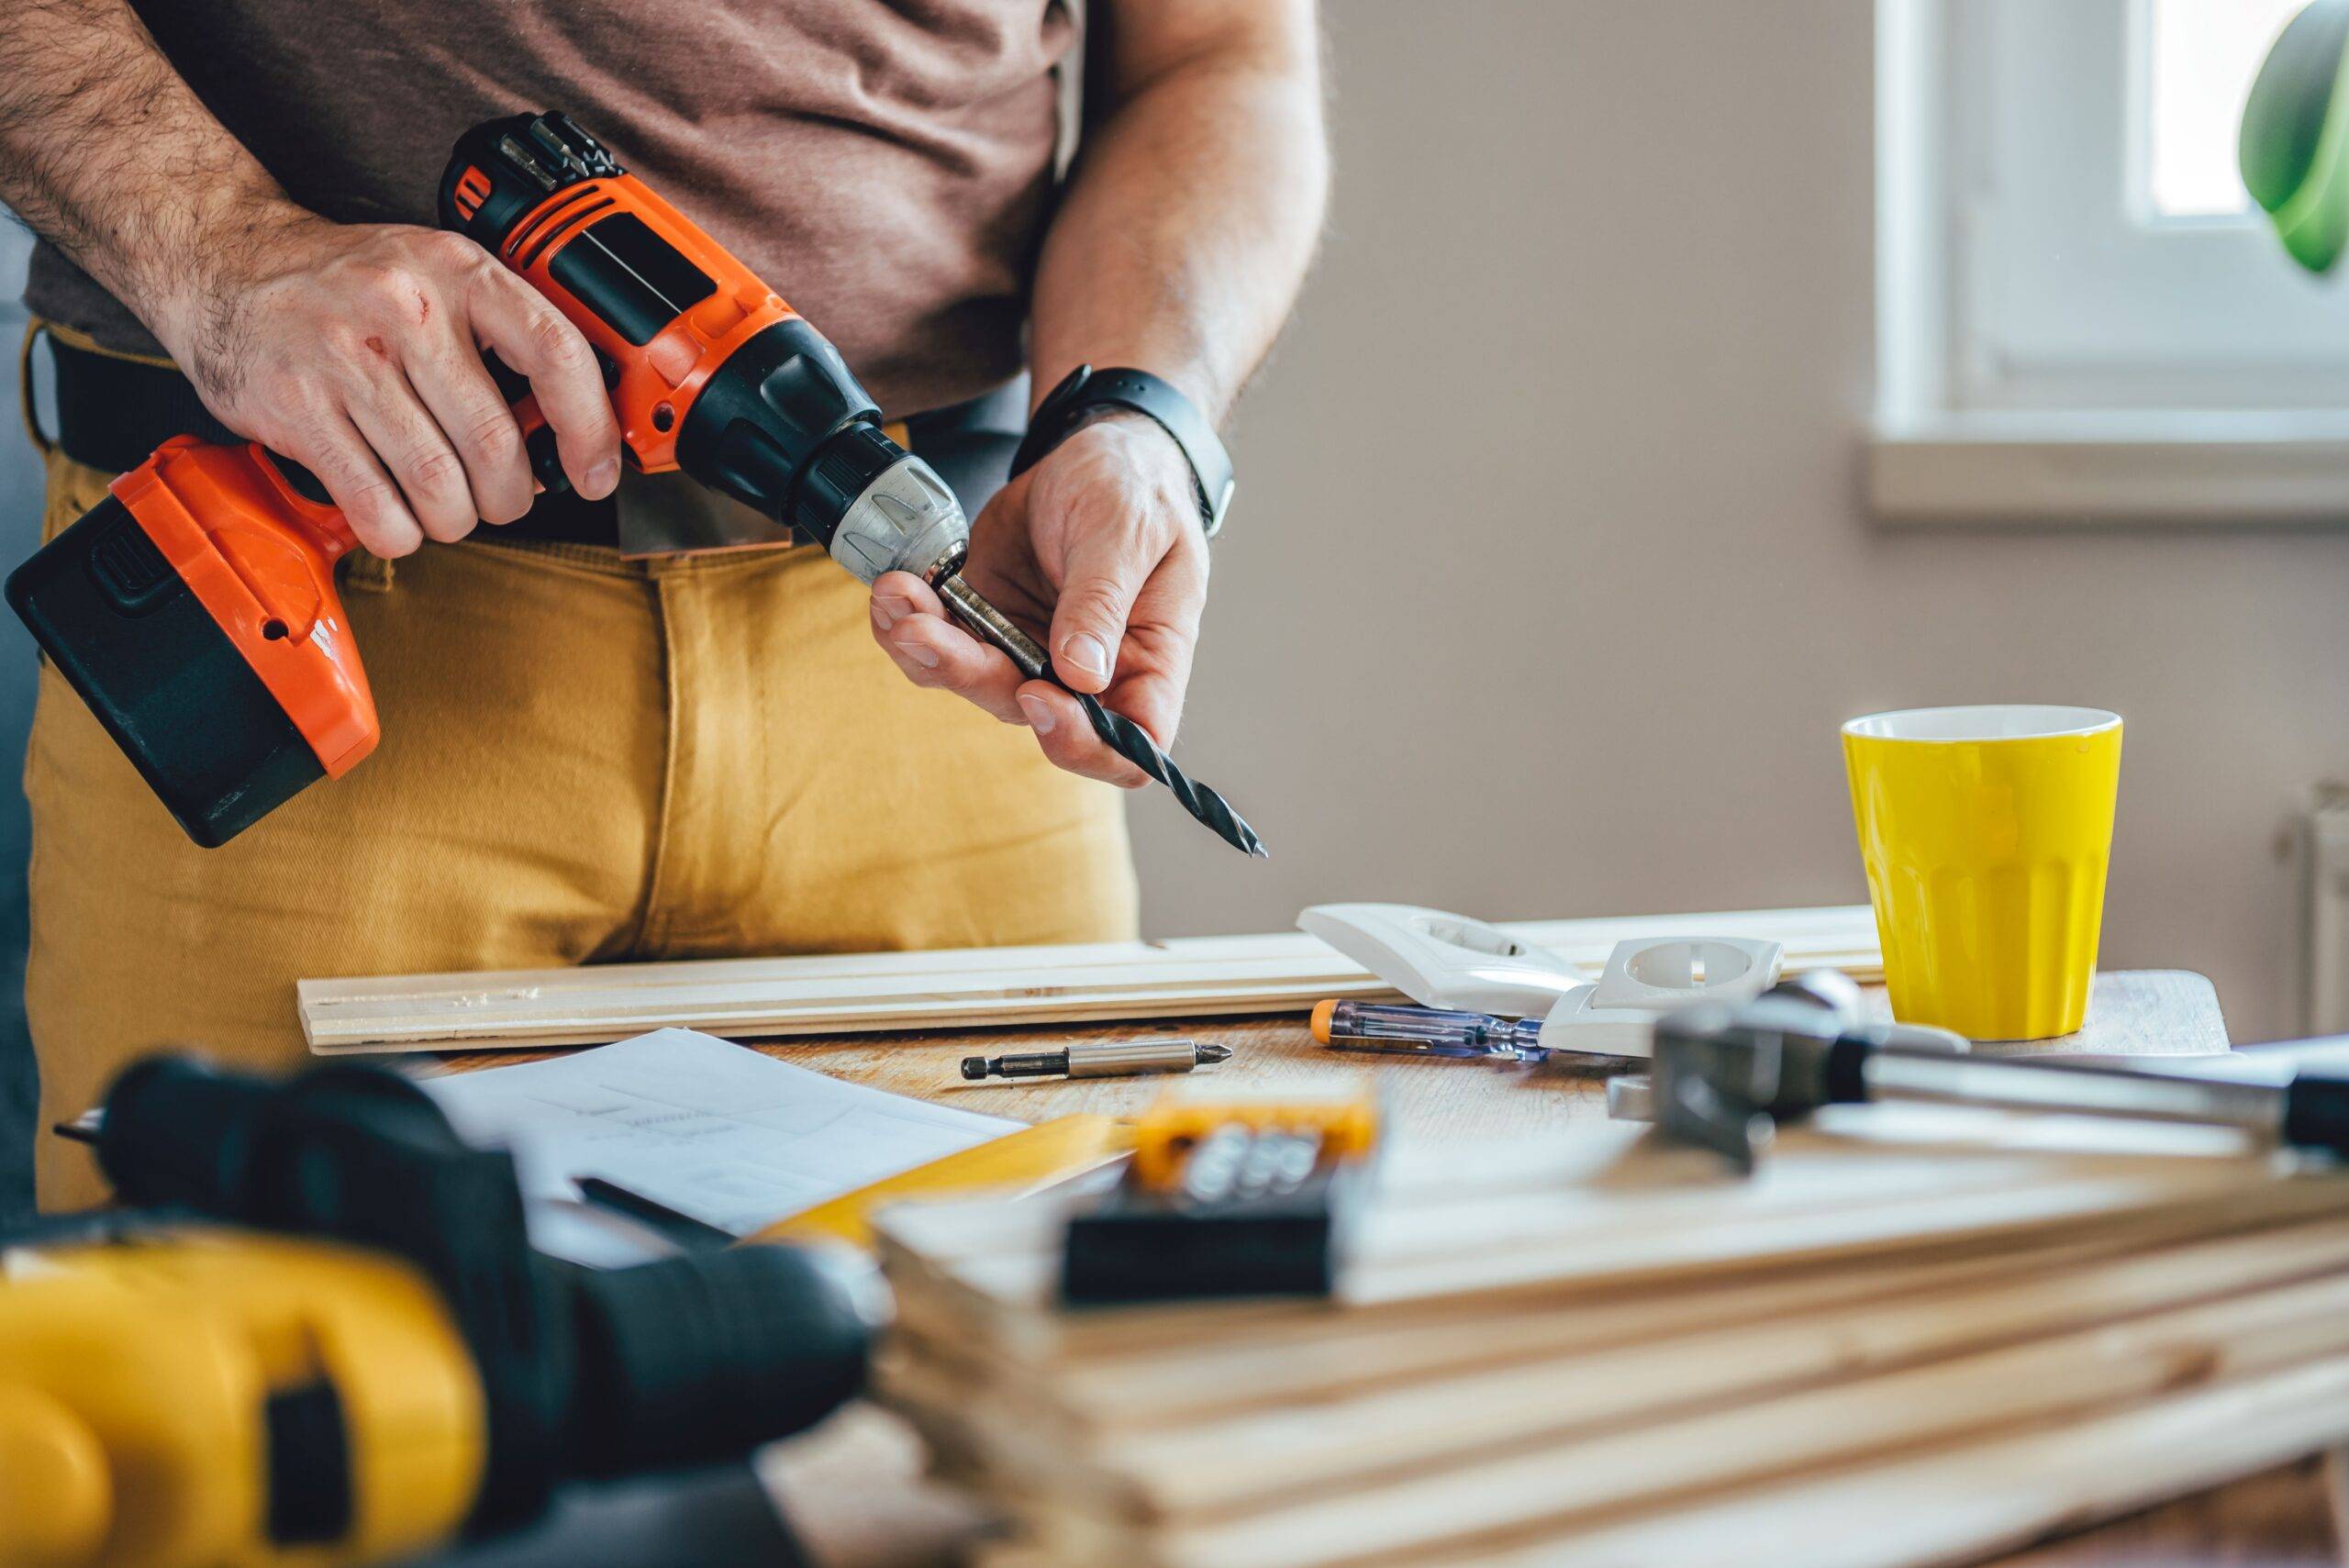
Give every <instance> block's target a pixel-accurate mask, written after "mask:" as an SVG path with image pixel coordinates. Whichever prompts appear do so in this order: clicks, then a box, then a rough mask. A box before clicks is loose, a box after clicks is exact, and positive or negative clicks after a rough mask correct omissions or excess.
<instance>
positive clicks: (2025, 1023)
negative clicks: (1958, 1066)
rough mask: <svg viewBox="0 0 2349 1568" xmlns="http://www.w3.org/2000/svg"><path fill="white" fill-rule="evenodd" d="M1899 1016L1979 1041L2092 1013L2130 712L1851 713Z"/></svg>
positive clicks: (1855, 791)
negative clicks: (2124, 722)
mask: <svg viewBox="0 0 2349 1568" xmlns="http://www.w3.org/2000/svg"><path fill="white" fill-rule="evenodd" d="M1843 762H1844V765H1845V767H1846V768H1847V769H1848V770H1849V771H1850V773H1851V777H1852V814H1853V816H1854V817H1855V818H1856V819H1857V821H1858V823H1859V829H1860V858H1861V859H1862V860H1863V861H1865V862H1866V863H1867V872H1868V896H1869V897H1870V898H1871V899H1872V900H1874V902H1875V904H1876V932H1877V934H1878V936H1879V937H1881V938H1882V940H1883V942H1884V978H1885V984H1886V986H1887V989H1888V990H1889V991H1890V992H1891V993H1892V1011H1893V1015H1894V1017H1896V1018H1899V1019H1900V1020H1901V1021H1902V1022H1904V1023H1918V1024H1938V1025H1940V1026H1941V1027H1942V1028H1943V1029H1955V1030H1956V1031H1957V1032H1958V1033H1960V1034H1962V1035H1965V1037H1966V1038H1968V1039H1969V1040H2046V1039H2050V1038H2052V1037H2054V1036H2056V1035H2065V1034H2070V1033H2071V1032H2073V1031H2074V1030H2075V1029H2078V1028H2079V1027H2080V1025H2081V1024H2082V1023H2083V1022H2084V1021H2086V1019H2087V1010H2088V984H2089V982H2090V980H2092V979H2093V978H2094V976H2095V974H2096V944H2097V933H2098V928H2099V926H2100V924H2101V923H2102V920H2103V917H2104V873H2105V867H2106V864H2107V862H2109V861H2110V859H2111V856H2112V806H2113V801H2114V798H2115V796H2116V795H2118V793H2119V790H2120V785H2121V717H2120V716H2119V715H2118V714H2111V713H2107V712H2105V711H2104V710H2103V709H2101V708H2093V707H2042V706H2029V705H2016V706H1993V707H1920V708H1909V709H1908V710H1906V711H1904V712H1900V713H1879V714H1875V715H1872V716H1871V717H1866V718H1855V719H1854V720H1852V722H1851V723H1849V724H1846V725H1845V726H1843Z"/></svg>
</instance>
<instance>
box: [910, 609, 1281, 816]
mask: <svg viewBox="0 0 2349 1568" xmlns="http://www.w3.org/2000/svg"><path fill="white" fill-rule="evenodd" d="M936 587H937V589H938V596H939V597H940V598H941V599H943V600H945V601H946V604H947V606H948V607H949V608H950V609H952V611H953V612H954V614H955V615H956V616H957V617H960V618H961V620H962V622H963V625H965V626H967V627H969V628H971V629H972V630H973V631H974V632H977V633H978V634H979V636H981V637H982V638H984V639H986V640H987V641H988V642H989V643H991V644H992V645H994V646H995V647H996V648H1000V649H1001V650H1003V651H1004V652H1005V654H1006V655H1008V657H1009V658H1010V660H1011V662H1013V663H1014V664H1017V665H1019V673H1021V674H1023V675H1025V676H1027V677H1028V678H1029V679H1030V680H1031V681H1050V682H1052V684H1054V685H1056V686H1060V687H1061V689H1062V690H1063V691H1067V690H1068V688H1067V686H1066V685H1065V684H1063V682H1062V681H1061V679H1060V677H1059V676H1057V675H1055V674H1053V673H1052V660H1051V659H1049V658H1048V657H1046V656H1045V653H1044V651H1043V650H1042V649H1041V648H1039V647H1038V646H1037V645H1036V639H1034V638H1032V637H1030V636H1029V635H1028V634H1027V633H1026V632H1024V631H1022V630H1020V629H1019V628H1018V627H1017V626H1014V625H1013V624H1012V622H1011V619H1010V617H1008V616H1006V615H1005V614H1004V613H1003V612H1002V611H1001V610H998V609H996V607H995V606H993V605H991V604H989V603H987V601H986V599H985V597H984V596H982V595H980V593H979V591H978V590H977V589H975V588H974V587H972V586H971V585H970V584H968V583H965V582H964V581H963V574H962V573H959V572H950V573H947V574H945V575H944V576H942V577H941V578H940V579H939V580H938V582H937V584H936ZM1069 695H1071V696H1073V697H1074V698H1076V700H1077V701H1078V703H1080V704H1081V705H1083V706H1084V708H1085V717H1086V718H1088V719H1090V720H1091V721H1092V724H1093V733H1094V734H1096V735H1098V736H1099V737H1100V738H1101V742H1102V744H1103V745H1105V746H1107V747H1108V748H1109V749H1110V750H1111V751H1115V752H1117V753H1118V755H1119V756H1120V757H1123V758H1125V759H1126V761H1128V762H1131V763H1132V764H1133V765H1134V766H1135V767H1137V768H1140V769H1141V771H1142V772H1143V773H1148V774H1149V775H1150V776H1151V777H1152V778H1154V779H1156V780H1157V781H1158V782H1159V783H1160V784H1164V785H1165V786H1166V787H1167V788H1168V789H1169V790H1172V791H1173V792H1174V795H1175V799H1176V800H1178V801H1180V802H1182V805H1183V809H1184V810H1186V811H1187V812H1189V813H1190V814H1191V815H1192V816H1193V817H1197V819H1198V820H1199V821H1201V822H1203V823H1205V824H1206V825H1207V826H1208V828H1213V829H1214V830H1215V832H1216V833H1217V835H1218V836H1219V837H1220V838H1221V839H1222V840H1223V841H1224V842H1225V843H1227V844H1230V846H1231V847H1232V848H1233V849H1235V850H1241V851H1245V852H1246V853H1248V854H1252V855H1256V856H1259V857H1262V856H1263V855H1264V852H1265V851H1264V840H1262V839H1259V838H1258V837H1256V829H1254V828H1251V827H1249V826H1248V824H1247V823H1246V822H1245V821H1244V820H1243V819H1242V818H1241V815H1240V813H1238V812H1237V811H1234V810H1232V809H1231V805H1230V802H1229V801H1227V800H1225V799H1224V798H1223V796H1221V795H1218V794H1216V792H1215V791H1213V790H1211V789H1209V788H1208V786H1207V785H1205V784H1200V783H1198V782H1197V780H1195V779H1193V778H1192V777H1191V776H1190V775H1189V774H1187V773H1184V772H1183V770H1182V769H1180V768H1178V767H1176V766H1175V763H1174V761H1173V760H1172V759H1171V758H1169V757H1168V756H1167V755H1166V753H1165V752H1164V751H1161V750H1159V746H1158V742H1157V741H1155V740H1152V739H1151V738H1150V732H1149V731H1148V730H1146V729H1144V728H1142V727H1141V725H1139V724H1136V723H1135V722H1134V721H1133V720H1132V719H1130V718H1128V717H1126V716H1125V715H1124V714H1122V713H1117V712H1114V711H1112V710H1111V709H1109V708H1107V707H1104V706H1102V704H1101V699H1100V698H1098V697H1096V696H1088V695H1086V694H1085V693H1083V692H1070V693H1069Z"/></svg>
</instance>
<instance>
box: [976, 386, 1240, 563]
mask: <svg viewBox="0 0 2349 1568" xmlns="http://www.w3.org/2000/svg"><path fill="white" fill-rule="evenodd" d="M1104 408H1119V409H1127V410H1130V411H1131V412H1133V413H1136V414H1140V415H1142V416H1143V417H1146V418H1148V419H1150V420H1152V422H1154V423H1155V424H1157V425H1158V427H1159V428H1161V429H1163V430H1164V431H1165V432H1166V433H1167V434H1168V435H1170V436H1172V437H1174V438H1175V445H1176V446H1177V447H1179V448H1181V449H1182V452H1183V456H1184V458H1185V460H1186V462H1189V463H1190V465H1191V478H1192V481H1193V483H1194V484H1197V487H1198V503H1199V520H1200V523H1201V525H1202V527H1203V528H1204V530H1205V532H1206V534H1207V537H1208V538H1209V539H1213V538H1215V536H1216V534H1217V533H1218V532H1219V530H1220V529H1221V528H1222V527H1223V518H1224V514H1225V513H1226V512H1228V511H1230V509H1231V492H1232V490H1233V488H1234V482H1233V476H1232V470H1231V454H1230V452H1228V451H1226V450H1224V446H1223V442H1222V441H1221V440H1220V439H1219V438H1218V437H1217V435H1216V433H1215V427H1214V426H1212V425H1210V424H1208V420H1207V417H1206V416H1205V415H1203V414H1201V413H1200V412H1199V410H1198V407H1197V405H1196V404H1194V403H1193V402H1192V401H1191V400H1190V399H1189V398H1187V397H1186V396H1184V395H1183V394H1182V393H1181V392H1180V391H1179V390H1177V389H1176V388H1175V384H1173V383H1172V382H1169V381H1167V380H1165V379H1164V378H1163V377H1161V376H1154V375H1152V374H1151V373H1149V372H1148V371H1141V370H1133V369H1130V368H1125V367H1120V368H1118V369H1114V370H1106V371H1096V370H1095V369H1094V368H1093V367H1092V366H1091V365H1079V366H1077V367H1076V368H1075V369H1074V370H1073V371H1071V372H1069V373H1068V374H1066V375H1065V376H1063V377H1062V378H1061V381H1060V384H1059V385H1057V386H1055V387H1053V388H1052V391H1050V392H1048V393H1046V394H1045V395H1044V400H1043V401H1042V402H1041V403H1040V404H1038V405H1037V406H1036V412H1035V414H1034V415H1033V416H1031V417H1030V419H1029V421H1028V434H1027V436H1026V438H1025V439H1022V440H1021V441H1020V443H1019V451H1018V453H1017V454H1015V455H1014V456H1013V458H1012V460H1011V472H1012V473H1013V474H1014V475H1018V474H1021V473H1026V472H1027V471H1028V470H1029V469H1030V468H1032V467H1034V466H1035V465H1036V463H1037V462H1039V461H1041V459H1042V457H1043V456H1044V454H1045V453H1046V452H1049V451H1051V450H1052V449H1053V448H1054V447H1056V446H1059V445H1060V444H1061V442H1062V441H1063V440H1064V439H1067V437H1068V435H1069V433H1070V432H1071V431H1072V430H1074V429H1075V428H1076V427H1077V426H1078V424H1080V423H1081V422H1082V421H1083V420H1084V418H1085V416H1086V415H1087V414H1090V413H1093V412H1096V411H1097V410H1100V409H1104Z"/></svg>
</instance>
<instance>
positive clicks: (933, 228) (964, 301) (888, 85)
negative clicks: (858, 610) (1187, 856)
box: [0, 0, 1075, 416]
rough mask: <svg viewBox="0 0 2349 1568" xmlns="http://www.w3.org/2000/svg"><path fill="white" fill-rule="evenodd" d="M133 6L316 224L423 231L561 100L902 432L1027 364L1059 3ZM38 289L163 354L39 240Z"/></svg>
mask: <svg viewBox="0 0 2349 1568" xmlns="http://www.w3.org/2000/svg"><path fill="white" fill-rule="evenodd" d="M0 3H6V0H0ZM134 4H135V6H136V8H137V9H138V11H139V15H140V16H141V17H143V18H144V19H145V21H146V23H147V26H148V27H149V28H151V29H152V30H153V32H154V34H155V38H156V40H157V41H158V42H159V43H160V44H161V46H162V49H163V52H164V53H165V54H167V55H168V56H169V57H170V58H171V61H172V63H173V65H174V66H175V67H177V68H178V70H179V72H180V73H181V74H182V75H183V76H184V77H186V79H187V81H188V83H189V84H190V85H192V86H193V87H194V88H195V92H196V93H197V95H199V96H200V97H202V99H203V100H204V102H205V104H206V106H207V107H209V108H210V109H211V110H212V112H213V113H214V114H216V115H217V116H218V117H220V120H221V122H222V123H223V124H224V125H226V126H227V127H228V129H229V131H230V132H231V133H232V134H234V135H235V136H236V137H237V139H239V140H240V141H242V142H243V143H244V145H245V146H247V147H248V148H250V149H251V150H252V151H253V154H254V155H255V156H256V157H258V158H259V159H260V160H261V161H262V164H264V165H265V166H266V167H267V168H268V170H269V172H271V173H272V174H273V175H275V176H276V177H277V179H278V180H279V181H280V182H282V183H284V186H285V188H286V190H287V191H288V192H289V193H291V195H293V197H294V199H295V201H297V202H300V203H301V204H302V205H304V206H307V207H310V208H312V209H314V210H315V211H317V212H319V213H322V214H324V215H325V216H327V217H331V218H336V219H339V220H341V221H344V222H351V223H385V222H396V223H417V224H430V223H432V222H434V221H435V218H434V213H433V201H434V197H435V194H436V192H437V189H438V186H439V183H440V171H441V169H442V167H443V166H444V165H445V164H446V163H447V161H448V158H449V151H450V149H451V146H452V145H453V144H454V143H455V141H456V139H457V137H458V136H459V134H460V133H462V131H464V130H465V129H466V128H468V127H470V126H473V125H474V124H476V123H478V122H479V121H481V120H484V119H487V118H490V117H493V116H496V115H507V114H513V113H517V112H518V111H522V110H532V111H535V110H539V109H562V110H564V111H566V112H567V113H569V114H570V115H571V116H572V117H573V118H574V119H576V120H578V121H579V123H580V124H581V125H583V126H584V127H585V128H587V129H588V131H589V132H590V133H592V134H593V135H594V136H596V138H597V139H599V140H601V141H602V142H603V143H604V144H605V145H606V146H607V147H608V148H610V149H611V150H612V152H613V155H614V156H615V157H617V158H618V160H619V161H620V162H621V163H622V164H624V165H626V166H627V167H628V168H629V169H630V170H631V171H632V172H635V173H637V174H639V175H640V176H641V177H642V178H643V179H644V181H645V182H646V183H648V184H650V185H651V186H652V187H653V189H655V190H657V191H659V192H660V193H661V194H662V195H665V196H667V197H668V198H669V199H670V200H671V201H673V202H674V203H675V204H676V205H677V206H678V207H679V208H680V209H681V210H683V211H684V212H685V214H686V215H687V216H688V217H692V218H693V219H694V220H695V221H696V222H697V223H699V224H700V225H701V226H702V227H703V228H707V230H708V231H709V232H710V233H711V234H712V235H714V236H715V237H716V238H717V239H718V241H719V242H720V243H721V244H723V245H725V246H726V247H727V248H728V249H729V250H732V251H733V252H734V253H735V254H736V255H738V256H740V258H741V259H742V260H743V261H745V262H746V263H748V264H749V265H750V266H751V268H753V269H754V270H755V271H756V272H758V273H759V274H760V276H762V277H763V278H764V279H765V280H766V281H767V283H768V284H770V285H771V286H773V287H774V290H775V291H776V292H777V293H779V294H781V295H783V296H784V298H785V299H787V300H789V301H790V302H791V303H792V305H793V306H796V308H797V309H798V310H799V311H800V312H801V313H802V314H804V315H805V316H806V317H807V318H808V320H810V321H811V322H813V323H814V324H815V325H816V327H817V328H818V330H820V331H822V332H823V333H824V334H825V335H826V336H827V337H829V338H830V339H832V341H833V342H835V343H836V344H838V345H839V346H840V349H841V353H842V354H844V355H845V356H846V357H847V359H848V362H849V364H850V366H851V367H852V369H853V370H854V371H855V372H856V373H857V376H858V378H859V379H860V380H862V381H863V383H864V384H865V387H866V389H867V390H868V391H870V392H871V393H872V394H873V395H874V399H875V400H876V401H877V402H879V403H880V404H881V406H883V407H884V408H885V409H886V410H887V411H888V412H889V413H890V414H891V415H892V416H903V415H907V414H912V413H918V412H919V411H921V410H923V409H927V408H935V407H940V406H944V405H947V404H950V403H955V402H959V401H961V400H963V399H964V398H967V397H971V396H974V395H976V394H978V393H979V392H981V391H984V390H985V388H987V387H989V386H991V385H993V384H996V383H998V382H1000V381H1002V380H1004V379H1005V378H1007V377H1008V376H1009V375H1011V374H1013V373H1016V372H1017V371H1018V370H1019V365H1020V362H1021V355H1020V345H1019V336H1020V329H1021V325H1022V323H1023V322H1024V321H1025V320H1026V318H1027V308H1028V289H1029V281H1030V275H1031V273H1032V272H1033V270H1034V264H1035V258H1036V250H1037V247H1038V245H1039V244H1040V243H1041V238H1042V232H1043V225H1044V221H1045V218H1046V217H1047V215H1048V209H1049V204H1050V201H1051V196H1052V154H1053V149H1054V146H1055V142H1056V139H1057V137H1058V129H1059V91H1058V83H1057V80H1056V75H1055V73H1056V72H1058V71H1059V70H1060V69H1061V68H1062V67H1063V62H1064V61H1065V59H1066V57H1067V56H1068V54H1069V50H1070V48H1071V45H1072V43H1073V41H1074V31H1075V28H1074V23H1073V21H1072V19H1071V17H1070V14H1069V11H1068V9H1067V7H1066V6H1065V5H1064V4H1063V0H893V3H891V4H886V5H885V4H881V3H879V0H665V3H661V4H655V3H651V0H204V3H203V4H200V5H191V4H188V3H187V0H134ZM1069 63H1071V64H1073V63H1074V62H1073V61H1070V62H1069ZM25 298H26V303H27V305H28V306H29V308H30V309H31V310H32V311H33V312H34V313H35V314H37V315H39V316H44V317H49V318H50V319H52V320H56V321H61V322H63V323H65V324H67V325H69V326H72V327H77V328H81V329H82V330H83V331H85V332H88V333H90V334H91V335H92V336H94V337H95V338H96V339H97V340H98V341H99V342H100V343H102V344H104V345H106V347H109V348H116V349H121V350H130V351H136V352H146V353H153V352H157V351H159V350H157V348H156V345H155V342H154V339H152V338H150V336H149V335H148V333H147V332H146V330H145V328H142V327H140V325H139V321H138V319H137V318H136V317H133V316H132V315H131V314H130V312H129V311H128V310H127V309H125V308H124V307H123V306H121V305H120V304H119V303H118V302H117V301H116V300H114V299H113V298H112V297H110V296H109V295H107V294H106V291H105V290H103V289H101V288H100V287H98V285H97V284H95V283H93V282H92V281H91V280H90V279H89V278H88V277H87V276H86V275H85V274H83V272H81V271H80V270H79V269H78V268H76V267H75V266H74V265H73V264H72V262H71V261H67V260H66V259H65V258H64V257H63V256H62V255H61V254H59V253H58V252H57V250H55V249H53V248H52V247H50V246H48V245H46V244H44V245H41V246H39V248H37V249H36V250H35V251H34V253H33V259H32V267H31V272H30V276H29V279H28V284H27V287H26V290H25Z"/></svg>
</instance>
